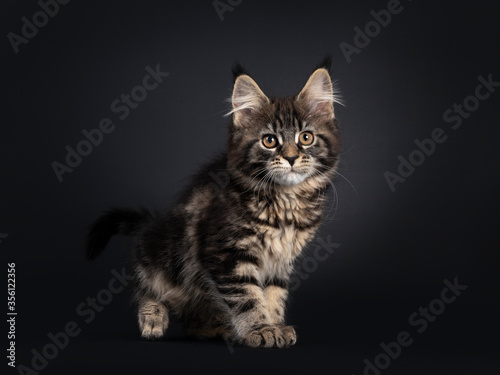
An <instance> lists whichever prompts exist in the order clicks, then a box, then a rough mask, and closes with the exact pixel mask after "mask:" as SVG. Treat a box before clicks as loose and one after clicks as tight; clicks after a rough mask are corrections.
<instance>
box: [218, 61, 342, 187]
mask: <svg viewBox="0 0 500 375" xmlns="http://www.w3.org/2000/svg"><path fill="white" fill-rule="evenodd" d="M333 101H334V97H333V91H332V85H331V80H330V76H329V75H328V73H327V71H326V70H325V69H318V70H317V71H316V72H314V73H313V75H312V76H311V77H310V78H309V81H308V82H307V84H306V85H305V86H304V89H303V90H302V91H301V92H300V93H299V94H298V95H297V96H295V97H292V98H284V99H275V98H273V99H269V98H267V97H266V96H265V95H264V93H262V91H261V90H260V89H259V88H258V86H257V84H256V83H255V82H254V81H253V80H252V79H251V78H250V77H248V76H246V75H243V76H240V77H238V78H237V80H236V82H235V88H234V91H233V124H232V127H231V132H230V141H229V152H228V163H229V166H230V167H233V168H235V169H237V170H239V171H240V172H241V173H242V175H243V176H244V177H245V178H246V180H247V181H248V182H250V183H251V184H253V185H254V187H259V186H262V187H264V186H265V185H273V186H276V185H278V186H280V185H281V186H296V185H301V184H304V183H314V182H318V183H319V184H320V185H325V184H326V181H327V180H330V179H331V178H332V177H333V173H334V169H335V166H336V164H337V162H338V153H339V143H340V142H339V137H338V130H337V125H336V122H335V117H334V114H333ZM259 184H260V185H259ZM313 185H314V184H313Z"/></svg>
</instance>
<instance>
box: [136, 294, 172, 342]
mask: <svg viewBox="0 0 500 375" xmlns="http://www.w3.org/2000/svg"><path fill="white" fill-rule="evenodd" d="M138 318H139V328H140V329H141V336H142V337H143V338H145V339H148V340H154V339H159V338H161V337H163V335H164V333H165V331H166V330H167V327H168V309H167V307H166V306H165V305H164V304H163V303H162V302H158V301H154V300H153V299H150V298H147V297H143V298H141V299H140V301H139V313H138Z"/></svg>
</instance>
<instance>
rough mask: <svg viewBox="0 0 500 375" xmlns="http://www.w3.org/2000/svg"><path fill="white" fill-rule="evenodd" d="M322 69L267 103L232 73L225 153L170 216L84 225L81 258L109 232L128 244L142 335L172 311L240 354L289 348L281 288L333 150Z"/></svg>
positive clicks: (309, 232) (335, 138) (313, 215)
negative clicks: (245, 349)
mask: <svg viewBox="0 0 500 375" xmlns="http://www.w3.org/2000/svg"><path fill="white" fill-rule="evenodd" d="M326 64H328V62H327V63H326ZM328 68H329V66H322V67H320V68H318V69H316V70H315V71H314V72H313V73H312V75H311V76H310V77H309V80H308V81H307V83H306V84H305V86H304V88H303V89H302V90H301V91H300V93H299V94H297V95H296V96H294V97H288V98H268V97H267V96H266V95H265V94H264V93H263V92H262V91H261V89H260V88H259V86H258V85H257V84H256V83H255V81H254V80H253V79H252V78H250V76H249V75H248V74H247V73H246V72H245V71H244V70H243V69H242V68H241V67H238V68H236V69H234V70H233V73H234V74H235V81H234V88H233V94H232V99H231V101H232V111H231V112H230V114H231V116H232V122H231V124H230V126H229V142H228V150H227V154H226V155H224V156H223V157H221V158H219V159H218V160H216V161H215V162H213V163H211V164H209V165H207V166H206V167H205V168H204V169H203V170H202V171H201V172H200V173H199V174H198V175H197V176H196V177H195V179H194V181H193V184H192V186H191V187H190V188H189V189H187V190H186V192H185V193H184V194H183V196H182V197H181V199H180V200H179V202H178V203H177V204H176V205H175V206H174V207H173V209H172V210H171V211H170V212H168V213H165V214H151V213H149V212H148V211H146V210H144V209H143V210H132V209H123V208H119V209H111V210H109V211H107V212H106V213H105V214H103V215H102V216H101V217H100V218H98V219H97V221H96V222H95V223H94V224H93V225H92V226H91V228H90V232H89V236H88V244H87V257H88V258H89V259H94V258H95V257H97V256H98V255H99V254H100V253H101V252H102V251H103V249H104V247H105V246H106V244H107V243H108V241H109V240H110V238H111V237H112V236H113V235H115V234H124V235H133V236H135V237H136V245H135V257H134V267H135V278H136V284H137V285H136V292H135V296H136V300H137V303H138V318H139V327H140V330H141V332H142V333H141V334H142V337H144V338H148V339H157V338H160V337H162V336H163V335H164V333H165V330H166V329H167V327H168V322H169V313H170V312H173V313H176V314H178V316H179V317H180V319H181V322H182V323H183V325H184V327H185V330H186V332H187V333H188V334H190V335H194V336H202V337H216V336H222V337H223V338H225V339H226V340H234V341H235V342H236V343H238V344H240V345H244V346H250V347H279V348H281V347H288V346H290V345H293V344H295V342H296V340H297V338H296V333H295V330H294V328H293V327H292V326H289V325H286V324H285V303H286V300H287V294H288V292H287V288H288V282H289V279H290V274H291V273H292V271H293V263H294V259H295V258H296V257H297V256H298V255H299V254H300V253H301V251H302V249H303V248H304V246H306V245H307V243H309V242H310V241H311V240H312V239H313V237H314V235H315V233H316V231H317V229H318V226H319V225H320V222H321V219H322V216H323V209H324V206H325V192H326V190H327V188H328V186H329V185H330V180H331V178H332V177H333V176H334V173H335V168H336V165H337V163H338V154H339V148H340V142H339V134H338V128H337V123H336V120H335V115H334V108H333V104H334V102H335V101H336V98H335V96H334V92H333V87H332V81H331V79H330V75H329V73H328ZM219 173H225V174H226V175H225V176H227V180H228V181H227V183H226V184H224V185H225V186H220V187H218V188H217V189H214V181H213V178H212V177H211V176H213V175H214V174H219Z"/></svg>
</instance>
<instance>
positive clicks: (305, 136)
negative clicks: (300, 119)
mask: <svg viewBox="0 0 500 375" xmlns="http://www.w3.org/2000/svg"><path fill="white" fill-rule="evenodd" d="M313 141H314V136H313V135H312V133H310V132H303V133H301V134H300V135H299V142H300V144H302V145H303V146H309V145H310V144H311V143H313Z"/></svg>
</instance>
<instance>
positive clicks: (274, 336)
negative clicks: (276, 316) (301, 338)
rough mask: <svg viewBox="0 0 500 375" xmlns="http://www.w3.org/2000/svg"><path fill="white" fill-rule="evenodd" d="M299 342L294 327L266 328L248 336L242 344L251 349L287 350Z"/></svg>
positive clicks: (278, 326)
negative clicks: (274, 348)
mask: <svg viewBox="0 0 500 375" xmlns="http://www.w3.org/2000/svg"><path fill="white" fill-rule="evenodd" d="M296 342H297V334H296V333H295V329H293V327H292V326H283V325H274V326H265V327H262V328H260V329H257V330H255V331H252V332H250V333H249V334H248V335H246V336H245V337H244V338H243V340H242V342H241V343H242V344H243V345H245V346H249V347H251V348H273V347H276V348H287V347H289V346H292V345H294V344H295V343H296Z"/></svg>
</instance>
